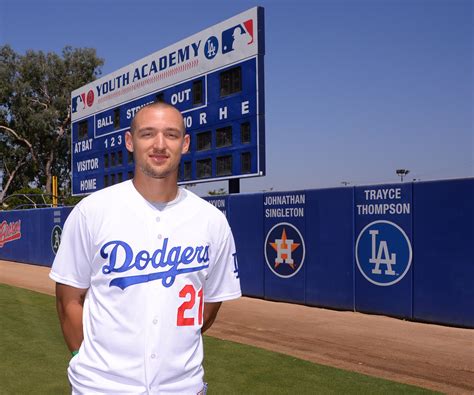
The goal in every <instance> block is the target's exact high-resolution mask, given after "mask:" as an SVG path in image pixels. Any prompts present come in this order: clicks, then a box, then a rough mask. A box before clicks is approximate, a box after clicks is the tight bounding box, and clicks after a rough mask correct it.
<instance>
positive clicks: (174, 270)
mask: <svg viewBox="0 0 474 395" xmlns="http://www.w3.org/2000/svg"><path fill="white" fill-rule="evenodd" d="M100 256H101V257H102V258H104V259H107V260H108V261H107V263H106V264H105V265H104V266H102V273H104V274H111V273H125V272H128V271H130V270H133V269H135V270H134V272H136V271H137V270H138V271H142V270H144V269H146V268H147V267H149V266H151V267H153V268H154V269H157V270H156V271H155V272H153V273H149V274H141V275H134V276H124V277H116V278H114V279H113V280H112V281H110V283H109V286H110V287H112V286H116V287H119V288H120V289H125V288H127V287H129V286H130V285H134V284H140V283H146V282H149V281H155V280H161V282H162V284H163V286H165V287H166V288H168V287H171V286H172V285H173V283H174V280H175V279H176V276H178V275H180V274H184V273H191V272H197V271H200V270H203V269H206V268H208V267H209V246H208V245H206V246H196V247H190V246H189V247H185V248H183V247H181V246H177V247H172V248H170V249H169V250H168V238H165V239H164V240H163V245H162V246H161V248H158V249H157V250H155V251H153V252H152V253H150V252H149V251H146V250H142V251H138V252H137V253H136V254H135V252H134V251H133V249H132V247H130V245H128V244H127V243H126V242H124V241H121V240H113V241H109V242H108V243H105V244H104V245H103V246H102V248H101V249H100ZM196 264H198V266H196Z"/></svg>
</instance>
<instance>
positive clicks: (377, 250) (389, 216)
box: [354, 184, 413, 316]
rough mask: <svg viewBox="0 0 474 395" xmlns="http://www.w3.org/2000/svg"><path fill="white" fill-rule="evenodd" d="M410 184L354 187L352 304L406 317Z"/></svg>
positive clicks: (409, 282)
mask: <svg viewBox="0 0 474 395" xmlns="http://www.w3.org/2000/svg"><path fill="white" fill-rule="evenodd" d="M412 207H413V204H412V185H411V184H396V185H384V186H367V187H358V188H355V208H354V209H355V223H356V241H355V261H356V262H355V263H356V307H358V309H360V310H367V311H373V312H378V311H382V310H384V311H387V309H388V310H392V312H393V314H395V315H400V316H409V315H411V309H412V306H411V292H412V275H411V273H412V271H411V268H412V261H413V251H412Z"/></svg>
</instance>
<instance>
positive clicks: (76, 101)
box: [71, 95, 86, 114]
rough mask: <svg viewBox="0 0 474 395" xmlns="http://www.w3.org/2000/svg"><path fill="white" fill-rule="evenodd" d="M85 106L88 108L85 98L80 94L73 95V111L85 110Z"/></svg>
mask: <svg viewBox="0 0 474 395" xmlns="http://www.w3.org/2000/svg"><path fill="white" fill-rule="evenodd" d="M84 108H86V106H85V103H84V100H83V99H82V97H81V96H80V95H79V96H76V97H73V98H72V109H71V111H72V113H73V114H74V113H76V112H77V110H79V109H80V110H83V109H84Z"/></svg>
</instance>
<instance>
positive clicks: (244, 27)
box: [222, 19, 253, 54]
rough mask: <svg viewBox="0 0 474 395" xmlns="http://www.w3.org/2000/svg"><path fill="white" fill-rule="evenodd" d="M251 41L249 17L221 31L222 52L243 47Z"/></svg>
mask: <svg viewBox="0 0 474 395" xmlns="http://www.w3.org/2000/svg"><path fill="white" fill-rule="evenodd" d="M252 43H253V20H252V19H249V20H247V21H245V22H244V23H241V24H238V25H236V26H234V27H231V28H230V29H227V30H224V31H223V32H222V53H223V54H225V53H228V52H232V51H234V50H239V49H242V48H245V47H246V46H247V45H250V44H252Z"/></svg>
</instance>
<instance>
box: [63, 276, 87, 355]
mask: <svg viewBox="0 0 474 395" xmlns="http://www.w3.org/2000/svg"><path fill="white" fill-rule="evenodd" d="M86 293H87V289H81V288H74V287H71V286H69V285H64V284H60V283H56V309H57V310H58V316H59V321H60V323H61V329H62V331H63V335H64V340H66V344H67V346H68V348H69V350H70V351H77V350H79V347H80V346H81V343H82V340H83V339H84V334H83V331H82V311H83V306H84V298H85V296H86Z"/></svg>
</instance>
